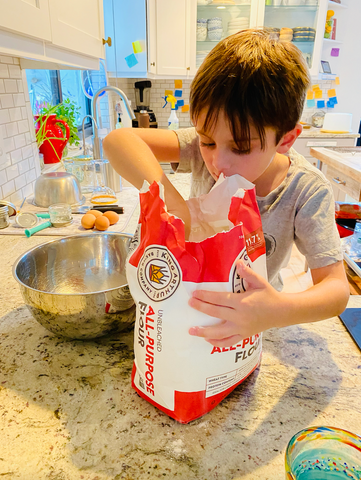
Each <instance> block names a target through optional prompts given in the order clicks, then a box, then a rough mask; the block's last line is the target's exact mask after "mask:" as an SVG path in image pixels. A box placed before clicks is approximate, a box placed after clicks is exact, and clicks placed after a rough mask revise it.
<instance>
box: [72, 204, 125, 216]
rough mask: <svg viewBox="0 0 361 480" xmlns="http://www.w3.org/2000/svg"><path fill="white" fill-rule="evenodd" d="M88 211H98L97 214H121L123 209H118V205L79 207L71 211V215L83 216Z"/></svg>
mask: <svg viewBox="0 0 361 480" xmlns="http://www.w3.org/2000/svg"><path fill="white" fill-rule="evenodd" d="M89 210H98V211H99V212H109V211H110V212H115V213H119V214H122V213H124V208H123V207H118V205H102V206H99V205H95V206H92V207H85V206H84V207H79V208H77V209H76V210H73V213H75V214H78V213H79V214H84V213H87V212H88V211H89Z"/></svg>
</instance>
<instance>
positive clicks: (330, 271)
mask: <svg viewBox="0 0 361 480" xmlns="http://www.w3.org/2000/svg"><path fill="white" fill-rule="evenodd" d="M237 271H238V273H239V274H240V276H241V277H243V278H245V279H246V281H247V283H248V288H247V291H246V292H244V293H226V292H207V291H200V290H198V291H195V292H194V293H193V296H192V298H191V299H190V300H189V304H190V306H191V307H193V308H195V309H196V310H199V311H200V312H203V313H206V314H207V315H210V316H212V317H216V318H219V319H220V320H221V322H220V323H218V324H217V325H214V326H209V327H197V326H194V327H192V328H191V329H190V330H189V333H190V334H191V335H195V336H199V337H203V338H205V339H206V340H207V341H208V342H209V343H211V344H212V345H214V346H217V347H229V346H231V345H234V344H236V343H239V341H240V340H241V339H243V338H247V337H249V336H251V335H255V334H256V333H260V332H262V331H264V330H268V329H269V328H272V327H285V326H287V325H295V324H299V323H309V322H316V321H319V320H325V319H327V318H330V317H333V316H335V315H339V314H340V313H342V312H343V311H344V309H345V308H346V305H347V301H348V298H349V295H350V291H349V287H348V283H347V279H346V275H345V271H344V267H343V263H342V262H337V263H334V264H332V265H329V266H327V267H322V268H317V269H314V270H311V274H312V278H313V282H314V285H313V286H312V287H311V288H309V289H308V290H306V291H304V292H299V293H282V292H278V291H277V290H275V289H274V288H273V287H272V286H271V285H270V284H269V283H268V282H267V281H266V280H265V279H264V278H263V277H261V276H260V275H258V274H256V273H255V272H254V271H253V270H252V269H251V268H249V267H247V266H245V265H244V264H242V263H241V262H239V264H238V265H237Z"/></svg>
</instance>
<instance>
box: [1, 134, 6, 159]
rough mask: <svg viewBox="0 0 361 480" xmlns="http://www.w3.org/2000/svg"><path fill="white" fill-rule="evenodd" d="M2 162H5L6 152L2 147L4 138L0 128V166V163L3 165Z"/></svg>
mask: <svg viewBox="0 0 361 480" xmlns="http://www.w3.org/2000/svg"><path fill="white" fill-rule="evenodd" d="M4 163H6V153H5V147H4V139H3V136H2V134H1V130H0V168H1V166H2V165H4Z"/></svg>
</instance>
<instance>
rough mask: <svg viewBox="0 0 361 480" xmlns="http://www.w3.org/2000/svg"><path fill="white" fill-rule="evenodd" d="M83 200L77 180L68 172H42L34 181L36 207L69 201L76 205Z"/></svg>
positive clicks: (46, 206)
mask: <svg viewBox="0 0 361 480" xmlns="http://www.w3.org/2000/svg"><path fill="white" fill-rule="evenodd" d="M84 202H85V197H84V196H82V194H81V187H80V184H79V180H78V179H77V178H76V177H75V176H74V175H71V174H70V173H67V172H50V173H43V174H42V175H40V177H38V178H37V180H36V182H35V187H34V203H35V205H36V206H38V207H44V208H48V207H49V206H50V205H53V204H54V203H69V204H70V205H72V206H74V207H76V206H79V205H83V203H84ZM15 211H16V210H15Z"/></svg>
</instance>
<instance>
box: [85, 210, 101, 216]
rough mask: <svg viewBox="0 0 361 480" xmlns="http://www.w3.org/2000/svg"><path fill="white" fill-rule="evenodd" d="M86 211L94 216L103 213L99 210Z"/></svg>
mask: <svg viewBox="0 0 361 480" xmlns="http://www.w3.org/2000/svg"><path fill="white" fill-rule="evenodd" d="M87 213H91V214H92V215H94V217H95V218H98V217H101V216H102V215H103V214H102V212H99V210H89V211H88V212H87Z"/></svg>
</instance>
